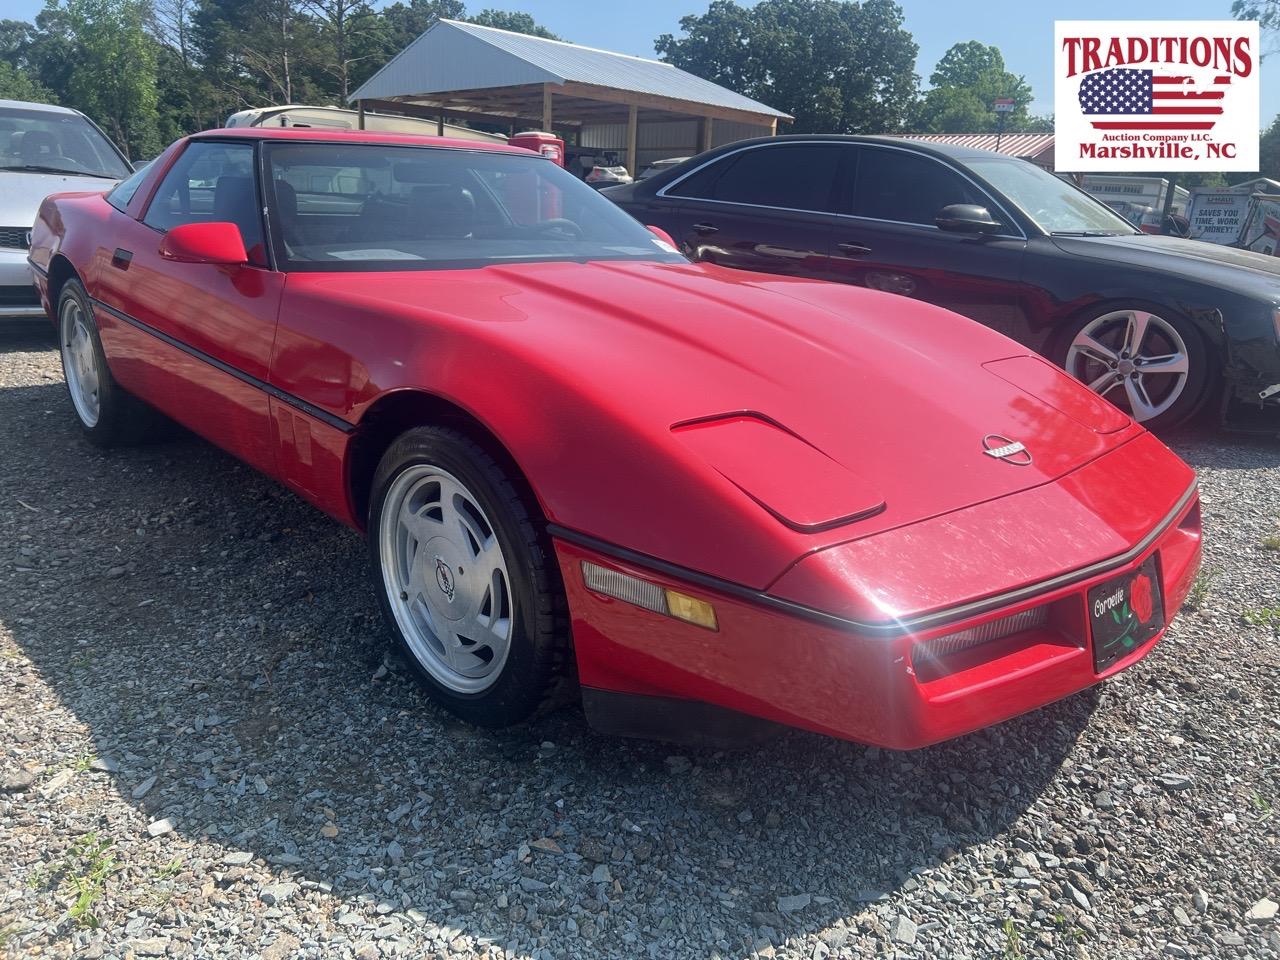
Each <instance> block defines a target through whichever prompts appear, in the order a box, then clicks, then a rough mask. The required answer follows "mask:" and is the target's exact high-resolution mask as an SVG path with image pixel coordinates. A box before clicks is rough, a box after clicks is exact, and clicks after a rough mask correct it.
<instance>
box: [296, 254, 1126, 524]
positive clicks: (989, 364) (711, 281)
mask: <svg viewBox="0 0 1280 960" xmlns="http://www.w3.org/2000/svg"><path fill="white" fill-rule="evenodd" d="M324 286H326V287H329V288H331V290H332V293H325V294H323V295H325V296H326V297H330V298H331V297H332V296H335V295H340V296H344V297H345V296H355V297H358V298H359V299H360V300H361V301H362V304H361V305H362V306H364V307H369V306H373V305H375V304H376V305H377V308H378V309H379V310H386V309H388V308H389V307H390V306H391V305H390V303H389V301H392V302H394V307H393V308H392V309H395V310H397V311H400V312H403V311H421V312H422V313H423V315H424V319H425V318H428V317H429V318H430V319H431V321H432V322H433V323H434V324H438V325H445V326H456V327H458V328H465V329H468V330H470V331H471V336H472V337H473V338H474V337H480V338H483V339H484V340H486V341H488V343H486V345H485V348H486V349H497V350H501V351H503V352H504V353H518V354H520V355H521V358H522V359H521V363H522V365H528V364H533V365H535V366H537V367H539V368H541V370H542V371H544V373H546V375H547V376H549V377H550V378H551V379H552V380H553V381H554V382H555V383H557V384H558V386H559V387H561V388H563V389H568V390H571V391H573V392H575V393H576V394H579V395H580V396H581V398H582V399H581V402H580V404H579V408H580V409H582V410H583V419H582V420H581V421H579V422H577V423H560V424H549V425H548V426H547V428H546V429H547V430H550V431H555V430H559V431H562V432H564V431H567V432H568V433H572V432H573V431H574V429H580V430H582V431H583V432H584V433H586V432H588V427H586V426H584V424H585V423H586V422H587V418H588V417H592V418H595V417H604V418H606V419H607V420H608V421H609V427H608V429H607V430H602V431H600V432H607V433H609V434H610V435H615V434H616V435H621V436H627V437H632V438H634V442H632V443H631V448H632V449H634V450H641V449H645V450H646V454H647V453H648V451H653V452H654V453H656V454H657V455H660V456H664V457H665V458H668V459H669V460H673V461H677V462H679V463H680V464H681V465H682V470H684V471H686V473H693V474H696V475H697V478H698V479H699V480H701V481H703V482H704V483H707V484H718V485H719V487H720V488H721V489H722V490H723V494H724V495H725V496H730V497H734V496H745V497H747V498H749V499H751V500H755V501H756V503H757V504H758V505H759V507H761V508H763V509H762V511H761V513H760V516H761V518H762V520H761V522H764V523H772V522H775V521H776V522H780V523H782V524H785V525H787V526H788V527H790V528H791V529H792V530H793V531H795V532H796V534H797V535H799V536H801V537H815V538H816V540H810V541H807V543H808V545H809V546H810V547H812V546H819V545H821V543H820V542H817V541H823V542H838V541H840V540H841V539H848V538H851V537H858V536H863V535H866V534H868V533H871V532H875V531H877V530H883V529H886V528H888V527H893V526H898V525H901V524H906V523H911V522H913V521H916V520H919V519H922V518H924V517H929V516H935V515H938V514H942V513H946V512H948V511H951V510H955V509H958V508H960V507H964V506H967V505H970V504H973V503H977V502H981V501H985V500H990V499H993V498H997V497H1001V496H1005V495H1008V494H1010V493H1013V492H1015V491H1018V490H1022V489H1026V488H1028V487H1033V486H1036V485H1039V484H1043V483H1046V482H1049V481H1051V480H1053V479H1055V478H1057V477H1060V476H1062V475H1063V474H1066V473H1068V472H1070V471H1072V470H1074V469H1076V468H1078V467H1079V466H1081V465H1082V464H1084V463H1087V462H1089V461H1090V460H1092V459H1094V458H1096V457H1098V456H1099V455H1101V454H1102V453H1104V452H1106V451H1107V450H1109V449H1111V448H1113V447H1115V446H1117V445H1119V444H1120V443H1123V442H1124V441H1125V440H1126V439H1129V438H1131V437H1133V436H1135V435H1136V434H1137V433H1141V432H1142V430H1141V428H1140V427H1137V426H1136V425H1135V424H1134V423H1133V422H1132V421H1131V420H1130V419H1129V418H1128V417H1126V416H1124V415H1122V414H1120V413H1119V412H1118V411H1116V410H1115V408H1113V407H1111V406H1110V405H1109V404H1106V403H1105V402H1103V401H1101V400H1099V399H1098V398H1096V397H1095V396H1094V395H1093V394H1091V393H1090V392H1088V391H1087V390H1086V389H1085V388H1083V387H1081V386H1080V385H1079V384H1077V383H1076V382H1075V381H1073V380H1071V379H1070V378H1069V377H1067V376H1066V375H1065V374H1063V373H1061V372H1060V371H1058V370H1057V369H1056V368H1054V367H1052V366H1051V365H1049V364H1048V363H1047V362H1045V361H1043V360H1041V359H1039V358H1036V357H1032V356H1029V355H1028V351H1027V350H1026V348H1025V347H1023V346H1021V345H1019V344H1017V343H1014V342H1013V341H1011V340H1008V339H1007V338H1005V337H1003V336H1001V335H999V334H997V333H995V332H993V331H991V330H989V329H987V328H985V327H983V326H981V325H979V324H977V323H974V322H972V321H970V320H968V319H965V318H963V317H960V316H958V315H956V314H953V313H950V312H947V311H944V310H941V309H938V308H936V307H932V306H929V305H927V304H922V303H919V302H917V301H914V300H909V299H906V298H903V297H897V296H894V295H891V294H882V293H876V292H874V291H865V290H859V289H856V288H851V287H846V286H843V285H839V284H826V283H820V282H815V281H808V280H797V279H791V278H783V277H776V276H771V275H768V276H767V275H760V274H750V273H745V272H742V271H735V270H725V269H721V268H718V267H710V266H705V265H692V264H659V263H621V262H590V263H552V264H546V263H543V264H523V265H513V266H490V267H485V268H482V269H479V270H472V271H441V272H431V273H426V274H424V273H416V274H396V275H388V274H346V275H344V277H343V278H342V279H341V280H338V279H336V278H332V279H331V281H330V282H326V283H325V284H324ZM427 291H429V293H428V292H427ZM317 293H320V291H317ZM426 300H429V302H430V303H431V304H434V305H435V306H431V307H428V306H423V304H424V301H426ZM441 304H448V305H449V308H448V310H447V311H445V310H442V308H441V307H440V306H439V305H441ZM1009 358H1022V359H1020V360H1011V359H1009ZM1000 361H1003V362H1000ZM984 365H985V366H984ZM522 379H527V376H522ZM547 406H548V408H549V409H550V408H552V407H553V406H554V404H553V403H552V402H551V401H548V403H547ZM588 411H589V412H588ZM707 425H711V426H718V427H719V428H720V430H719V432H718V433H716V432H707V431H706V430H704V429H701V428H704V427H706V426H707ZM590 429H591V431H592V432H595V431H596V428H595V427H594V426H593V427H592V428H590ZM988 438H990V439H988ZM984 439H986V445H987V446H989V447H993V448H995V447H1001V446H1006V445H1008V444H1009V443H1011V442H1015V441H1016V442H1020V443H1022V444H1025V446H1026V448H1027V450H1028V451H1029V454H1030V462H1029V463H1024V460H1025V459H1026V458H1024V457H1023V456H1011V457H1009V458H1008V459H998V458H996V457H993V456H990V455H987V454H986V453H984ZM535 456H536V454H535ZM603 458H604V455H603V454H602V459H603ZM637 459H640V458H639V457H638V456H637ZM620 468H621V467H619V465H617V464H613V463H603V464H599V465H597V466H596V469H595V470H594V471H593V473H594V474H595V475H596V476H600V475H601V474H600V471H601V470H602V469H605V470H607V469H620ZM627 469H643V465H641V464H636V465H633V466H631V467H627ZM531 479H533V482H534V484H535V486H536V485H537V483H538V481H537V478H531ZM769 514H772V515H773V519H772V520H771V519H770V518H769V516H768V515H769ZM559 519H561V522H568V519H569V518H568V517H561V518H559ZM592 532H598V531H592ZM632 545H633V546H634V544H632Z"/></svg>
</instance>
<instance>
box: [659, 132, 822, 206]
mask: <svg viewBox="0 0 1280 960" xmlns="http://www.w3.org/2000/svg"><path fill="white" fill-rule="evenodd" d="M839 160H840V149H839V148H838V147H836V146H834V145H832V144H823V143H791V144H786V145H782V144H778V145H776V146H774V145H770V146H764V147H756V148H753V149H748V150H743V151H741V152H740V153H735V154H732V155H730V156H728V157H726V158H725V159H724V160H721V161H719V162H718V163H716V164H713V165H712V166H711V167H708V168H706V169H705V170H701V171H699V172H698V173H695V174H693V175H692V176H691V177H689V178H688V179H687V180H684V181H682V182H681V183H680V184H679V185H677V186H676V187H675V188H674V189H672V190H671V191H669V192H670V193H671V194H672V195H674V196H678V197H700V198H703V199H707V200H721V201H724V202H726V203H749V204H753V205H755V206H761V207H786V208H790V209H792V210H817V211H829V210H831V209H832V202H831V188H832V185H833V183H834V182H835V176H836V166H837V165H838V163H839Z"/></svg>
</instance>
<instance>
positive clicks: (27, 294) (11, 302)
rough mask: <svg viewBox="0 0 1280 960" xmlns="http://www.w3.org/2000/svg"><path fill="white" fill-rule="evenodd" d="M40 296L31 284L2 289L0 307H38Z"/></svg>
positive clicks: (0, 288)
mask: <svg viewBox="0 0 1280 960" xmlns="http://www.w3.org/2000/svg"><path fill="white" fill-rule="evenodd" d="M38 306H40V294H39V293H37V292H36V288H35V287H34V286H32V285H31V284H29V283H24V284H22V285H21V286H6V287H0V307H38Z"/></svg>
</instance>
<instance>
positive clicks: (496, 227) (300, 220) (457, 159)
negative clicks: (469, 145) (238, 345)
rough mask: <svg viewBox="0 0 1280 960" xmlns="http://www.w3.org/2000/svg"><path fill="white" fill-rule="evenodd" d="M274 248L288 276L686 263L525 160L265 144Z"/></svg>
mask: <svg viewBox="0 0 1280 960" xmlns="http://www.w3.org/2000/svg"><path fill="white" fill-rule="evenodd" d="M266 169H267V177H268V178H269V180H270V183H271V187H272V189H271V190H270V191H269V199H268V202H269V203H271V204H272V206H271V210H270V212H271V226H272V241H273V244H274V246H275V249H276V253H277V259H278V260H280V261H282V266H283V265H285V264H287V266H288V268H290V269H294V270H365V271H368V270H415V269H417V270H421V269H433V268H434V269H439V268H442V267H466V266H484V265H486V264H491V263H508V262H519V261H532V260H657V261H669V262H680V261H682V260H683V258H682V257H681V256H680V255H679V254H678V253H677V252H676V251H675V250H674V249H673V248H672V247H671V246H670V245H669V244H666V243H664V242H662V241H660V240H658V239H657V238H656V237H655V236H654V235H653V234H652V233H650V232H649V231H648V230H646V229H645V228H644V227H642V226H641V225H640V224H639V223H637V222H636V221H635V220H633V219H631V217H629V216H628V215H627V214H625V213H623V212H622V210H620V209H619V208H618V207H616V206H614V204H612V203H611V202H610V201H608V200H606V199H605V198H604V197H601V196H600V195H599V194H598V193H596V192H595V191H594V190H592V189H591V188H590V187H588V186H587V185H586V184H584V183H583V182H582V181H580V180H578V179H577V178H576V177H573V176H571V175H570V174H568V173H566V172H565V171H564V170H563V169H561V168H560V167H559V166H557V165H556V164H554V163H552V162H551V161H549V160H546V159H543V158H541V157H538V156H535V155H533V154H530V155H529V156H527V157H526V156H520V155H517V154H508V153H486V152H481V151H471V150H458V149H445V148H438V147H436V148H433V147H413V146H403V147H402V146H383V145H381V144H331V143H305V144H303V143H271V144H267V151H266Z"/></svg>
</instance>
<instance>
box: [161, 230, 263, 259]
mask: <svg viewBox="0 0 1280 960" xmlns="http://www.w3.org/2000/svg"><path fill="white" fill-rule="evenodd" d="M160 256H162V257H164V258H165V259H166V260H176V261H178V262H179V263H220V264H226V265H232V264H241V263H248V262H249V255H248V254H247V253H245V249H244V239H243V238H242V237H241V236H240V228H239V227H237V226H236V225H235V224H234V223H217V222H215V223H184V224H181V225H179V226H176V227H174V228H173V229H172V230H170V231H169V232H168V233H166V234H165V235H164V238H163V239H162V240H161V241H160Z"/></svg>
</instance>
